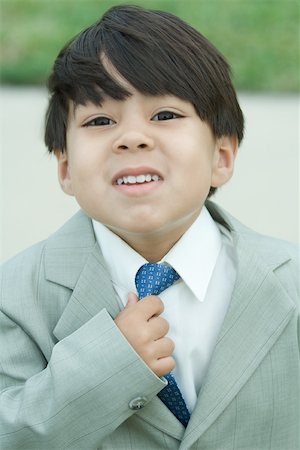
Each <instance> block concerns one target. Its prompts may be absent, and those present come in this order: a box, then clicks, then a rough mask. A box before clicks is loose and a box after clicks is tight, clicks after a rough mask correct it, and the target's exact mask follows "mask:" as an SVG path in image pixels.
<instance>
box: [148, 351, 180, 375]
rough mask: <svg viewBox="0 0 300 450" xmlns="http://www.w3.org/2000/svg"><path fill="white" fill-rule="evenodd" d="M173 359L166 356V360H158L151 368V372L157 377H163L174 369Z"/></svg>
mask: <svg viewBox="0 0 300 450" xmlns="http://www.w3.org/2000/svg"><path fill="white" fill-rule="evenodd" d="M175 366H176V364H175V359H174V358H173V357H172V356H167V357H166V358H161V359H158V360H157V361H156V362H155V363H154V364H153V366H152V370H153V372H155V373H156V375H157V376H159V377H163V376H164V375H167V373H170V372H171V371H172V370H174V369H175Z"/></svg>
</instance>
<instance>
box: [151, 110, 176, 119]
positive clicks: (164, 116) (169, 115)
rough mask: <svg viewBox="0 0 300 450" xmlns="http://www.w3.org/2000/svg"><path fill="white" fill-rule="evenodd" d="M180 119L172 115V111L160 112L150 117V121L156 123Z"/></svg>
mask: <svg viewBox="0 0 300 450" xmlns="http://www.w3.org/2000/svg"><path fill="white" fill-rule="evenodd" d="M180 117H182V116H181V115H179V114H176V113H174V112H173V111H161V112H159V113H157V114H155V116H153V117H152V120H154V121H158V120H172V119H178V118H180Z"/></svg>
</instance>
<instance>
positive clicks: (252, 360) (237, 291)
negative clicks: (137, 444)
mask: <svg viewBox="0 0 300 450" xmlns="http://www.w3.org/2000/svg"><path fill="white" fill-rule="evenodd" d="M233 236H234V239H235V241H236V242H235V243H236V249H237V257H238V273H237V280H236V284H235V287H234V291H233V296H232V300H231V303H230V306H229V309H228V312H227V315H226V317H225V320H224V323H223V326H222V329H221V332H220V335H219V338H218V342H217V344H216V347H215V350H214V352H213V355H212V359H211V363H210V366H209V369H208V373H207V375H206V379H205V381H204V383H203V386H202V389H201V392H200V395H199V397H198V401H197V404H196V407H195V409H194V411H193V414H192V417H191V420H190V423H189V425H188V428H187V430H186V433H185V436H184V439H183V442H182V445H181V447H180V448H181V449H187V448H190V446H192V445H193V443H194V442H195V441H196V440H197V439H199V437H200V436H201V435H202V434H203V433H204V432H205V431H206V430H207V429H208V427H209V426H210V425H212V423H213V422H214V421H215V420H216V419H217V418H218V416H219V415H220V414H221V413H222V412H223V411H224V409H225V408H226V407H227V406H228V405H229V403H230V402H231V401H232V400H233V398H234V397H235V396H236V395H237V393H238V392H239V391H240V390H241V389H242V387H243V386H244V384H245V383H246V382H247V380H248V379H249V378H250V377H251V375H252V374H253V372H254V371H255V369H256V368H257V367H258V365H259V364H260V362H261V361H262V360H263V358H264V357H265V355H266V354H267V353H268V351H269V350H270V348H271V347H272V346H273V344H274V343H275V342H276V340H277V339H278V337H279V336H280V334H281V333H282V332H283V330H284V328H285V327H286V325H287V323H288V322H289V321H290V319H291V317H292V315H293V312H294V309H295V305H294V304H293V302H292V300H291V299H290V298H289V296H288V294H287V293H286V291H285V290H284V289H283V287H282V286H281V284H280V282H279V281H278V280H277V278H276V275H275V274H274V269H275V268H276V267H278V266H279V265H281V264H284V263H286V262H287V260H288V258H287V257H285V258H282V255H281V258H279V259H278V261H277V263H274V261H273V263H272V264H269V265H267V264H266V262H265V261H262V260H260V259H259V256H258V255H257V252H256V251H255V248H254V250H253V243H251V241H248V240H247V239H244V238H243V237H241V236H239V237H238V236H236V233H234V232H233ZM269 263H270V260H269Z"/></svg>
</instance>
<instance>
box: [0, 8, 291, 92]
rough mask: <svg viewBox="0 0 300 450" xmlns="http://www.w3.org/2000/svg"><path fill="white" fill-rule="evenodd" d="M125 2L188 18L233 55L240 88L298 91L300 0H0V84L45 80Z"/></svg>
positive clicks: (215, 42) (226, 53)
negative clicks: (71, 47)
mask: <svg viewBox="0 0 300 450" xmlns="http://www.w3.org/2000/svg"><path fill="white" fill-rule="evenodd" d="M121 3H132V4H136V5H141V6H145V7H149V8H153V9H163V10H166V11H170V12H172V13H174V14H176V15H178V16H179V17H181V18H183V19H184V20H186V21H187V22H189V23H190V24H191V25H193V26H194V27H195V28H197V29H198V30H199V31H201V32H202V33H203V34H204V35H205V36H206V37H207V38H208V39H210V40H211V41H212V42H213V43H214V44H215V46H216V47H217V48H218V49H219V50H221V52H222V53H223V54H224V55H225V56H226V58H227V59H228V60H229V62H230V64H231V66H232V69H233V75H234V82H235V86H236V87H237V88H238V89H240V90H256V91H285V92H295V91H298V89H299V48H298V47H299V1H298V0H268V1H267V0H160V1H159V0H135V1H133V2H130V1H109V0H0V24H1V31H0V41H1V56H2V64H1V80H2V83H10V84H41V83H45V80H46V79H47V76H48V75H49V72H50V70H51V66H52V64H53V61H54V59H55V57H56V55H57V53H58V52H59V50H60V48H61V47H62V46H63V45H64V44H65V42H66V41H68V40H69V39H71V38H72V37H73V36H74V35H75V34H77V33H78V32H80V31H81V30H83V29H84V28H85V27H87V26H88V25H90V24H91V23H93V22H95V21H96V20H97V19H98V18H99V17H100V16H101V15H102V14H103V13H104V11H106V10H107V9H108V8H109V7H110V6H112V5H116V4H121Z"/></svg>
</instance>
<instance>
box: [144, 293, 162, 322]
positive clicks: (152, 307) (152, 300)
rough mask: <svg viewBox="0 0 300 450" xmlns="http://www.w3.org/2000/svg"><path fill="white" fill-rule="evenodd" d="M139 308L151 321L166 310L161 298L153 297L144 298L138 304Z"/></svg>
mask: <svg viewBox="0 0 300 450" xmlns="http://www.w3.org/2000/svg"><path fill="white" fill-rule="evenodd" d="M138 307H139V309H140V310H141V311H143V314H144V315H145V317H146V318H147V320H148V319H150V318H151V317H153V316H159V315H160V314H161V313H162V312H163V310H164V304H163V302H162V301H161V299H160V298H159V297H157V296H156V295H151V296H149V297H144V298H143V299H142V300H141V301H140V302H139V304H138Z"/></svg>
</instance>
